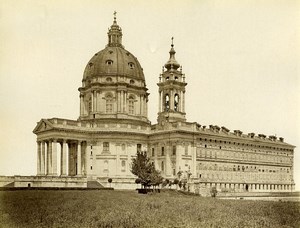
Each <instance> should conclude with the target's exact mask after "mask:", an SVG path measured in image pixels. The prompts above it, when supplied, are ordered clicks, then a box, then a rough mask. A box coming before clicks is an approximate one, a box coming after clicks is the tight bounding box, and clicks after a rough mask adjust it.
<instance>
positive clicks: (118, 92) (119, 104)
mask: <svg viewBox="0 0 300 228" xmlns="http://www.w3.org/2000/svg"><path fill="white" fill-rule="evenodd" d="M117 104H118V107H117V108H118V109H117V112H121V92H120V91H117Z"/></svg>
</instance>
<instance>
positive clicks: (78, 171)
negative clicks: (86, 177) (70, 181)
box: [76, 141, 81, 176]
mask: <svg viewBox="0 0 300 228" xmlns="http://www.w3.org/2000/svg"><path fill="white" fill-rule="evenodd" d="M76 164H77V176H81V141H78V144H77V163H76Z"/></svg>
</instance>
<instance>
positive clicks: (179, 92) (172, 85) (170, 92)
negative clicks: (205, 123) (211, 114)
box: [157, 37, 187, 123]
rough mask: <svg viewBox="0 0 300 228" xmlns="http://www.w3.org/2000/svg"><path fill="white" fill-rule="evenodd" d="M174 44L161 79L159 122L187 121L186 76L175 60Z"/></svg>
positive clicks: (159, 85)
mask: <svg viewBox="0 0 300 228" xmlns="http://www.w3.org/2000/svg"><path fill="white" fill-rule="evenodd" d="M173 39H174V38H173V37H172V44H171V50H170V52H169V53H170V58H169V60H168V62H167V63H166V64H165V65H164V66H163V69H162V73H161V74H160V77H159V83H158V84H157V85H158V87H159V90H158V92H159V112H158V118H157V122H158V123H162V122H164V121H168V122H176V121H186V118H185V109H184V106H185V86H186V85H187V83H185V75H184V74H183V73H182V67H181V66H180V64H179V63H178V62H177V61H176V59H175V53H176V52H175V49H174V44H173Z"/></svg>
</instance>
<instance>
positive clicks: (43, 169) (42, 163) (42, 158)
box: [41, 141, 46, 175]
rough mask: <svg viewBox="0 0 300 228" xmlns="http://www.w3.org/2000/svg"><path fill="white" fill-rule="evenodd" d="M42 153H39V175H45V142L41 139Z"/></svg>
mask: <svg viewBox="0 0 300 228" xmlns="http://www.w3.org/2000/svg"><path fill="white" fill-rule="evenodd" d="M41 144H42V154H41V175H45V174H46V169H45V168H46V167H45V166H46V162H45V160H46V157H45V142H44V141H42V142H41Z"/></svg>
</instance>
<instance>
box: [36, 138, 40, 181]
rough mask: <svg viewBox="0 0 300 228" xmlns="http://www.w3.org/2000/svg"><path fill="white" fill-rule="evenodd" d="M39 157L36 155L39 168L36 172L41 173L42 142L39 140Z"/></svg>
mask: <svg viewBox="0 0 300 228" xmlns="http://www.w3.org/2000/svg"><path fill="white" fill-rule="evenodd" d="M36 143H37V157H36V165H37V170H36V174H37V175H41V142H40V141H37V142H36Z"/></svg>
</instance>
